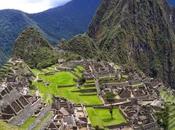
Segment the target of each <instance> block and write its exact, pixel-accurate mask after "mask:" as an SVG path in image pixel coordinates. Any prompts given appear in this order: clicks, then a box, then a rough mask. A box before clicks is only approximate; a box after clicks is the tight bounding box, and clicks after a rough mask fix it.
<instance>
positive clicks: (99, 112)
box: [87, 108, 126, 128]
mask: <svg viewBox="0 0 175 130" xmlns="http://www.w3.org/2000/svg"><path fill="white" fill-rule="evenodd" d="M87 111H88V114H89V117H90V120H91V123H92V125H93V126H94V127H96V126H99V127H100V128H104V127H107V126H110V125H118V124H121V123H126V120H125V118H124V117H123V115H122V114H121V112H120V110H119V109H117V108H116V109H114V110H113V118H111V115H110V112H109V110H108V109H95V108H87Z"/></svg>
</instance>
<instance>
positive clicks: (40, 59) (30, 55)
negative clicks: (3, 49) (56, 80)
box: [13, 28, 57, 69]
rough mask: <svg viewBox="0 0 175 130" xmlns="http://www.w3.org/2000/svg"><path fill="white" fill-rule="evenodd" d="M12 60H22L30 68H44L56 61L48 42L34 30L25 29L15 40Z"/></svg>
mask: <svg viewBox="0 0 175 130" xmlns="http://www.w3.org/2000/svg"><path fill="white" fill-rule="evenodd" d="M13 56H14V58H20V59H23V60H24V61H25V62H26V63H27V64H28V65H29V66H30V67H32V68H38V69H41V68H44V67H47V66H50V65H52V64H54V63H56V61H57V56H56V53H55V51H54V49H53V47H52V46H51V45H50V44H49V42H48V41H47V40H46V39H45V38H44V37H43V35H42V33H40V32H39V31H38V30H37V29H35V28H27V29H26V30H25V31H23V32H22V33H21V35H20V36H19V37H18V38H17V40H16V42H15V46H14V52H13Z"/></svg>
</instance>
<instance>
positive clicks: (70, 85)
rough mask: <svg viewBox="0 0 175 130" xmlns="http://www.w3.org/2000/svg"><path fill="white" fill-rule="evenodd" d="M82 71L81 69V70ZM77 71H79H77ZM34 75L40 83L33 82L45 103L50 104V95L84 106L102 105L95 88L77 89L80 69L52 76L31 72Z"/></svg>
mask: <svg viewBox="0 0 175 130" xmlns="http://www.w3.org/2000/svg"><path fill="white" fill-rule="evenodd" d="M81 69H82V68H81ZM78 70H79V71H78ZM33 72H34V74H35V75H38V78H39V79H41V80H42V81H41V82H38V81H34V82H33V85H35V86H36V87H37V88H38V89H39V91H40V94H41V97H42V98H43V99H44V100H45V101H46V102H51V97H52V95H54V96H60V97H64V98H66V99H68V100H70V101H72V102H74V103H77V104H79V103H81V104H84V105H97V104H102V102H101V100H100V99H99V97H98V96H97V92H96V88H95V86H89V87H84V86H81V87H80V88H77V87H76V86H77V82H76V80H77V77H78V76H79V77H80V76H81V74H82V73H81V72H80V67H78V68H76V69H74V71H73V72H68V71H63V72H54V73H53V74H44V72H43V71H40V70H33ZM88 82H89V81H87V83H88Z"/></svg>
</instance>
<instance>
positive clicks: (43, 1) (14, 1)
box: [0, 0, 71, 13]
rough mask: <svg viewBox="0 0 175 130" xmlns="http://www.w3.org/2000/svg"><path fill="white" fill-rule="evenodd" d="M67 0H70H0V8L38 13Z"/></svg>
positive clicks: (67, 0)
mask: <svg viewBox="0 0 175 130" xmlns="http://www.w3.org/2000/svg"><path fill="white" fill-rule="evenodd" d="M69 1H71V0H0V10H2V9H17V10H21V11H24V12H27V13H38V12H42V11H44V10H47V9H50V8H53V7H56V6H60V5H63V4H65V3H67V2H69Z"/></svg>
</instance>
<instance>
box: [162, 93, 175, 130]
mask: <svg viewBox="0 0 175 130" xmlns="http://www.w3.org/2000/svg"><path fill="white" fill-rule="evenodd" d="M160 95H161V97H162V99H164V101H165V103H166V106H167V109H168V115H167V118H168V122H167V123H168V124H167V126H168V130H175V96H174V95H173V94H171V93H170V92H168V91H167V90H161V91H160Z"/></svg>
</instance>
